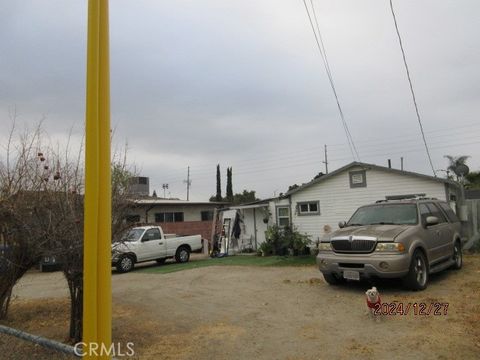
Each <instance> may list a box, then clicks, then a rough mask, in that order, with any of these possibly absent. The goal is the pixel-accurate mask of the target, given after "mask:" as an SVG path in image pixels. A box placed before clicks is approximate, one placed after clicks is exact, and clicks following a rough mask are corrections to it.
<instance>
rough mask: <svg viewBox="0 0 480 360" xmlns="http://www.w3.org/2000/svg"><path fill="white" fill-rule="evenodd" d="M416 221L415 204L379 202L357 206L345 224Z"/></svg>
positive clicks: (411, 223) (412, 222) (414, 222)
mask: <svg viewBox="0 0 480 360" xmlns="http://www.w3.org/2000/svg"><path fill="white" fill-rule="evenodd" d="M417 222H418V215H417V206H416V205H415V204H382V205H380V204H379V205H373V206H365V207H361V208H359V209H358V210H357V211H356V212H355V214H353V216H352V217H351V219H350V220H349V221H348V223H347V225H348V226H361V225H387V224H392V225H414V224H416V223H417Z"/></svg>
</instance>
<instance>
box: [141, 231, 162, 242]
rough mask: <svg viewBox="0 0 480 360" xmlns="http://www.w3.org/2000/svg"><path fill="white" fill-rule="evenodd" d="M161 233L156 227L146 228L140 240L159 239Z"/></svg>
mask: <svg viewBox="0 0 480 360" xmlns="http://www.w3.org/2000/svg"><path fill="white" fill-rule="evenodd" d="M161 238H162V235H161V234H160V230H158V229H148V230H147V231H146V232H145V234H144V235H143V237H142V241H150V240H160V239H161Z"/></svg>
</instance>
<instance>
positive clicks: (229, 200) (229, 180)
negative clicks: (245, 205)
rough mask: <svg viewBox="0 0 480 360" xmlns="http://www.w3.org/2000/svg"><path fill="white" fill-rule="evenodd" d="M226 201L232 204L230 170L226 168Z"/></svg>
mask: <svg viewBox="0 0 480 360" xmlns="http://www.w3.org/2000/svg"><path fill="white" fill-rule="evenodd" d="M226 196H227V201H228V202H233V186H232V168H231V167H230V168H227V194H226Z"/></svg>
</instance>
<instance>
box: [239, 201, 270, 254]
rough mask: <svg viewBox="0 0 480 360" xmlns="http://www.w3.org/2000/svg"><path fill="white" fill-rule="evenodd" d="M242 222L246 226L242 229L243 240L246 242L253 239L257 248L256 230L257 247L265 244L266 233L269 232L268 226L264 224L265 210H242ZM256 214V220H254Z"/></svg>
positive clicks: (253, 243)
mask: <svg viewBox="0 0 480 360" xmlns="http://www.w3.org/2000/svg"><path fill="white" fill-rule="evenodd" d="M240 213H241V214H242V216H243V217H242V220H243V222H244V226H243V227H242V238H244V241H247V239H251V242H252V245H253V247H254V248H255V230H256V231H257V234H256V235H257V247H258V246H260V244H262V243H263V242H265V231H267V227H268V226H267V224H266V223H264V222H263V219H264V214H265V211H264V208H255V209H242V210H240ZM254 214H255V220H254Z"/></svg>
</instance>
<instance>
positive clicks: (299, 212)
mask: <svg viewBox="0 0 480 360" xmlns="http://www.w3.org/2000/svg"><path fill="white" fill-rule="evenodd" d="M311 204H315V205H317V210H316V211H311V210H310V205H311ZM302 205H307V207H308V210H307V211H306V212H303V211H302V210H301V207H302ZM297 215H298V216H314V215H320V201H319V200H312V201H299V202H297Z"/></svg>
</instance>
